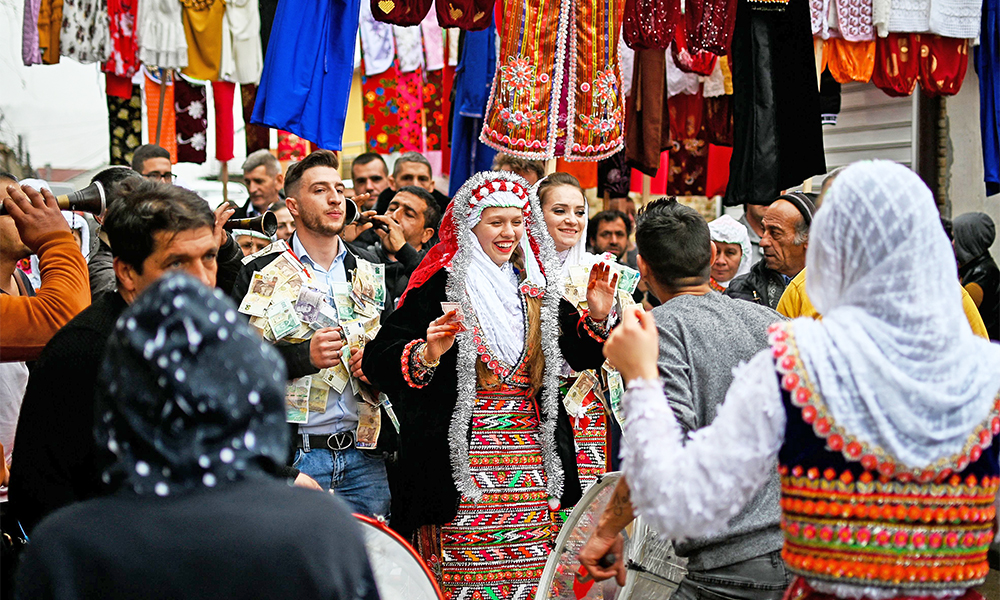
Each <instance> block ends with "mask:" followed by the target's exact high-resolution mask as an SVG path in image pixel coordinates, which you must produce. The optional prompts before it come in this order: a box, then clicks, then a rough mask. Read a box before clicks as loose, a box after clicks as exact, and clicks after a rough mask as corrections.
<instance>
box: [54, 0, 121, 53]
mask: <svg viewBox="0 0 1000 600" xmlns="http://www.w3.org/2000/svg"><path fill="white" fill-rule="evenodd" d="M59 53H60V54H62V55H63V56H68V57H70V58H72V59H73V60H75V61H77V62H81V63H94V62H100V63H102V62H104V61H106V60H108V56H109V55H110V54H111V40H110V38H109V34H108V9H107V4H106V0H63V21H62V29H61V30H60V34H59Z"/></svg>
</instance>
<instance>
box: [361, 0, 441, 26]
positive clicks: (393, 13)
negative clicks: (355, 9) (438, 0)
mask: <svg viewBox="0 0 1000 600" xmlns="http://www.w3.org/2000/svg"><path fill="white" fill-rule="evenodd" d="M433 1H434V0H398V1H397V0H371V2H363V3H362V4H368V5H369V8H368V12H369V13H371V14H373V15H375V18H376V19H378V20H379V21H381V22H383V23H392V24H393V25H402V26H404V27H406V26H411V25H418V24H420V23H421V22H422V21H424V20H425V18H426V17H427V14H428V13H429V12H430V10H431V4H432V3H433Z"/></svg>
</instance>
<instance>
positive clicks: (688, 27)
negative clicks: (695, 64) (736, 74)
mask: <svg viewBox="0 0 1000 600" xmlns="http://www.w3.org/2000/svg"><path fill="white" fill-rule="evenodd" d="M736 4H737V2H736V0H686V1H685V3H684V8H685V11H686V12H685V15H684V28H685V35H684V37H685V40H686V42H687V47H688V49H689V50H690V51H691V52H701V51H704V52H711V53H712V54H717V55H718V56H727V55H728V54H729V52H730V48H731V47H732V44H733V28H734V27H735V26H736ZM678 35H680V34H679V32H678Z"/></svg>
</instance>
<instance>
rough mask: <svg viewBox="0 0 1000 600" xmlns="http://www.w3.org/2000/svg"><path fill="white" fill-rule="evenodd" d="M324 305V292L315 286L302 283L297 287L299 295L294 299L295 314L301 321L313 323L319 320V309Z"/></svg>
mask: <svg viewBox="0 0 1000 600" xmlns="http://www.w3.org/2000/svg"><path fill="white" fill-rule="evenodd" d="M325 305H326V294H324V293H323V292H321V291H319V290H317V289H316V288H312V287H309V286H307V285H303V286H302V287H301V288H299V296H298V298H297V299H296V300H295V314H296V315H298V317H299V320H300V321H302V322H303V323H315V322H316V321H317V320H319V311H320V309H321V308H322V307H323V306H325Z"/></svg>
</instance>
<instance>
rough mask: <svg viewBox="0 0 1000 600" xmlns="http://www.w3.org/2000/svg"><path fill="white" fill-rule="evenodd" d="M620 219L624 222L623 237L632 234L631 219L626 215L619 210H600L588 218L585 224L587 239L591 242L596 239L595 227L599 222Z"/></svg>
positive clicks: (610, 221) (612, 221) (611, 221)
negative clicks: (588, 220)
mask: <svg viewBox="0 0 1000 600" xmlns="http://www.w3.org/2000/svg"><path fill="white" fill-rule="evenodd" d="M618 219H621V220H622V221H623V222H624V223H625V237H629V236H631V235H632V221H631V220H629V218H628V215H626V214H625V213H623V212H622V211H620V210H602V211H601V212H599V213H597V214H596V215H594V216H593V217H592V218H591V219H590V223H588V224H587V240H588V241H590V242H593V241H594V240H596V239H597V228H598V226H599V225H600V224H601V223H614V222H615V221H617V220H618Z"/></svg>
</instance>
